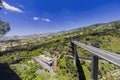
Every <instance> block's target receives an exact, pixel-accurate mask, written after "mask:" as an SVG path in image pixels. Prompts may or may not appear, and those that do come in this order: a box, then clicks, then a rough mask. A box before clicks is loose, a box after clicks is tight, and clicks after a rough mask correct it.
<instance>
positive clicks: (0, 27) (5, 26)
mask: <svg viewBox="0 0 120 80" xmlns="http://www.w3.org/2000/svg"><path fill="white" fill-rule="evenodd" d="M9 31H10V24H9V23H8V22H4V21H2V20H1V19H0V37H2V36H4V35H5V34H6V33H7V32H9Z"/></svg>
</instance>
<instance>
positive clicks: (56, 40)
mask: <svg viewBox="0 0 120 80" xmlns="http://www.w3.org/2000/svg"><path fill="white" fill-rule="evenodd" d="M51 36H52V37H51V38H50V39H49V40H47V41H48V42H47V43H46V39H45V38H42V40H43V41H42V42H39V43H32V44H31V43H30V44H28V45H24V46H23V45H21V46H18V47H15V49H16V48H19V49H17V51H16V50H15V49H13V48H14V47H13V48H12V49H13V51H11V52H6V53H4V54H3V55H2V56H1V58H0V62H1V63H7V64H8V65H9V66H10V68H11V69H12V70H13V71H15V72H16V73H17V74H18V75H19V77H20V78H21V79H22V80H78V74H77V71H76V67H75V66H74V64H73V59H71V58H70V56H71V55H72V53H71V47H70V42H69V38H70V37H73V38H74V40H77V41H80V42H83V43H85V44H88V45H92V46H95V47H98V48H101V49H104V50H107V51H110V52H114V53H116V54H120V21H115V22H110V23H102V24H95V25H90V26H87V27H84V28H78V29H74V30H70V31H67V32H63V33H61V34H60V35H51ZM32 46H36V48H33V49H32ZM23 48H27V49H23ZM77 51H78V54H79V56H80V57H82V58H83V59H82V60H81V64H82V66H83V69H84V72H85V75H86V77H87V80H91V79H90V73H91V69H90V64H91V62H90V61H86V60H85V59H84V58H90V53H89V52H87V51H85V50H84V49H82V48H78V50H77ZM42 53H48V54H51V55H55V56H57V57H58V59H57V67H56V70H55V72H54V73H49V72H47V73H46V74H37V73H36V70H37V69H38V68H40V69H43V68H42V66H41V65H40V64H38V63H36V62H35V63H28V62H29V61H31V60H32V57H34V56H37V55H40V54H42ZM116 69H119V67H117V66H115V65H113V64H111V63H109V62H106V61H103V62H100V63H99V79H100V78H104V80H114V79H112V78H115V77H114V76H115V75H113V76H112V75H108V74H107V73H109V72H110V71H113V70H116ZM108 76H109V77H111V79H108V78H107V77H108ZM117 77H119V76H117Z"/></svg>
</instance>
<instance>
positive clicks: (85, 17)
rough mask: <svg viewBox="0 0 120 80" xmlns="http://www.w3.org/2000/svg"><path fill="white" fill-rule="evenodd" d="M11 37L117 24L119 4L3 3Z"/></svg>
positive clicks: (94, 0) (73, 0) (119, 0)
mask: <svg viewBox="0 0 120 80" xmlns="http://www.w3.org/2000/svg"><path fill="white" fill-rule="evenodd" d="M3 1H4V6H5V8H4V9H2V10H1V11H0V17H1V18H2V20H4V21H7V22H9V23H10V24H11V31H10V32H9V33H8V34H7V36H11V35H29V34H39V33H49V32H58V31H64V30H70V29H75V28H80V27H83V26H87V25H91V24H96V23H103V22H111V21H115V20H120V0H3Z"/></svg>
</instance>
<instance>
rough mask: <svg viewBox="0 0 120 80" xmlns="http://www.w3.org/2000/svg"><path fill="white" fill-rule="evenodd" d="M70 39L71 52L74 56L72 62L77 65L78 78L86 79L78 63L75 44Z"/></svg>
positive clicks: (80, 79)
mask: <svg viewBox="0 0 120 80" xmlns="http://www.w3.org/2000/svg"><path fill="white" fill-rule="evenodd" d="M70 41H71V46H72V52H73V57H74V64H75V66H76V67H77V72H78V74H79V80H86V78H85V74H84V71H83V68H82V65H81V64H80V60H79V57H78V54H77V50H76V45H75V44H74V43H72V41H73V40H72V39H71V40H70Z"/></svg>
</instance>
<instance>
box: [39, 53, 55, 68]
mask: <svg viewBox="0 0 120 80" xmlns="http://www.w3.org/2000/svg"><path fill="white" fill-rule="evenodd" d="M38 58H39V59H41V61H43V62H44V63H46V64H47V65H49V66H53V62H54V61H53V58H52V57H50V56H48V55H45V54H42V55H40V56H38Z"/></svg>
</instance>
